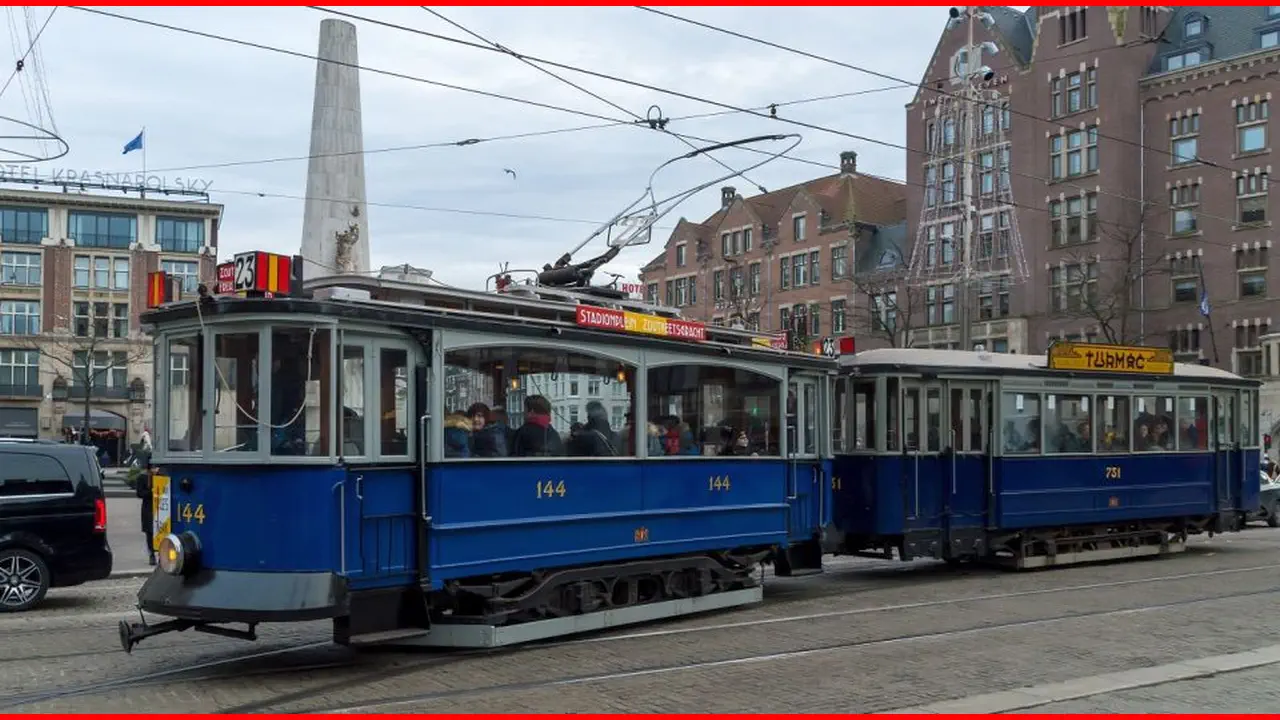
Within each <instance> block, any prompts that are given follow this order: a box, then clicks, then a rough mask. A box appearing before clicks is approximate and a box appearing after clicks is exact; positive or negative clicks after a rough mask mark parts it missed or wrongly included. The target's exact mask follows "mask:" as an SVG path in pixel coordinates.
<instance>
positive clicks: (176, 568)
mask: <svg viewBox="0 0 1280 720" xmlns="http://www.w3.org/2000/svg"><path fill="white" fill-rule="evenodd" d="M158 554H159V558H158V561H159V565H160V569H161V570H163V571H165V572H166V573H168V574H170V575H187V574H190V573H192V572H195V570H196V568H197V566H198V565H199V562H200V541H199V540H197V539H196V536H195V535H194V534H193V533H189V532H184V533H182V534H181V535H167V536H165V538H164V539H163V540H161V541H160V552H159V553H158Z"/></svg>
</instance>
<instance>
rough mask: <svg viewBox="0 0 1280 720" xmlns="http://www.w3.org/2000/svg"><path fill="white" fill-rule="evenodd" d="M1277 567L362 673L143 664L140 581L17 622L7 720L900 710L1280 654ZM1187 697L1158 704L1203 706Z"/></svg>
mask: <svg viewBox="0 0 1280 720" xmlns="http://www.w3.org/2000/svg"><path fill="white" fill-rule="evenodd" d="M1277 551H1280V530H1271V529H1267V528H1251V529H1250V530H1249V531H1247V532H1245V533H1241V534H1238V535H1235V536H1228V537H1219V538H1214V539H1212V540H1208V541H1201V540H1196V541H1193V544H1192V549H1191V550H1190V551H1188V552H1187V553H1185V554H1183V555H1180V556H1176V557H1171V558H1166V559H1160V560H1148V561H1138V562H1126V563H1114V564H1107V565H1095V566H1082V567H1075V568H1062V569H1055V570H1048V571H1044V572H1032V573H1013V572H1004V571H998V570H989V569H982V568H975V569H962V570H957V569H952V568H948V567H946V566H944V565H942V564H938V563H886V562H880V561H871V560H865V561H864V560H847V559H838V560H836V561H835V562H833V564H832V566H831V569H830V571H829V572H827V573H826V574H824V575H822V576H817V577H811V578H802V579H795V580H773V579H771V580H770V581H769V582H768V584H767V585H766V598H767V600H766V602H765V603H764V604H763V605H760V606H757V607H753V608H749V609H744V610H739V611H734V612H728V613H718V614H713V615H707V616H700V617H696V618H686V619H683V620H678V621H673V622H667V623H661V624H657V625H645V626H637V627H631V628H626V629H623V630H619V631H615V632H613V633H610V634H607V635H600V636H592V637H588V638H584V639H579V640H574V641H570V642H562V643H555V644H549V645H545V646H537V647H531V648H522V649H508V650H503V651H496V652H491V653H461V654H459V653H452V654H450V653H442V652H439V651H432V652H427V651H392V650H379V651H377V652H365V653H355V652H353V651H350V650H347V649H345V648H340V647H336V646H333V645H331V644H329V643H328V642H327V641H328V639H329V627H328V624H327V623H305V624H298V625H277V626H262V627H260V628H259V630H260V635H261V639H260V640H259V641H258V642H257V643H247V642H243V641H237V640H230V639H224V638H219V637H215V636H209V635H201V634H198V633H194V632H187V633H173V634H169V635H165V636H160V637H155V638H150V639H148V640H146V641H144V642H143V643H142V644H141V645H139V646H138V647H137V648H136V649H135V651H134V654H133V655H128V656H126V655H124V654H123V653H122V652H121V650H120V649H119V644H118V639H117V636H116V627H115V626H116V621H117V620H119V619H121V618H124V617H127V614H128V613H129V611H130V608H131V607H132V603H133V601H134V596H135V594H136V591H137V588H138V587H139V586H140V585H141V583H142V580H141V579H127V580H126V579H113V580H110V581H104V582H102V583H94V584H89V585H85V586H83V587H80V588H71V589H67V590H65V591H63V592H62V593H60V594H59V595H58V596H56V597H55V596H53V595H51V596H50V600H49V605H48V606H47V607H44V608H41V609H40V610H37V611H35V612H30V613H25V614H22V615H14V616H0V638H4V639H3V641H0V642H2V643H3V644H4V646H5V647H4V652H3V653H0V680H3V688H6V689H0V713H6V712H22V711H38V712H84V711H89V710H93V711H98V712H173V711H180V712H209V711H233V710H241V711H281V712H299V711H325V710H342V709H365V710H368V711H373V712H384V711H395V712H459V711H467V712H473V711H494V712H504V711H510V712H601V711H604V712H609V711H629V712H695V711H710V712H762V711H767V712H783V711H792V712H818V711H826V712H880V711H889V710H893V709H896V708H902V707H907V706H915V705H924V704H927V703H932V702H938V701H943V700H950V699H955V698H961V697H967V696H971V695H976V694H980V693H990V692H997V691H1001V690H1009V689H1016V688H1019V687H1026V686H1031V685H1039V684H1044V683H1052V682H1058V681H1063V680H1070V679H1074V678H1081V677H1087V676H1094V675H1098V674H1105V673H1114V672H1119V671H1123V670H1129V669H1133V668H1142V667H1153V666H1158V665H1163V664H1166V663H1169V662H1172V661H1174V660H1179V659H1193V658H1200V657H1206V656H1211V655H1222V654H1227V653H1233V652H1238V651H1242V650H1249V649H1252V648H1256V647H1261V646H1266V645H1274V644H1277V643H1280V627H1276V628H1274V629H1273V628H1272V627H1271V626H1268V625H1267V624H1266V623H1263V622H1261V619H1262V618H1265V617H1266V616H1267V614H1268V613H1267V612H1265V610H1266V608H1269V607H1270V606H1273V605H1275V604H1276V603H1277V602H1280V552H1277ZM1273 669H1274V668H1273ZM1263 670H1265V668H1264V669H1263ZM1250 672H1252V671H1250ZM1231 677H1242V678H1243V677H1245V672H1241V673H1238V674H1231V675H1226V676H1224V678H1226V679H1228V681H1229V679H1230V678H1231ZM1190 682H1193V681H1188V683H1190ZM1194 682H1199V681H1194ZM1177 687H1179V686H1177V685H1176V684H1175V685H1161V686H1156V687H1151V688H1146V689H1144V690H1142V691H1141V692H1143V693H1150V694H1156V695H1159V696H1161V697H1165V696H1164V695H1160V694H1161V693H1165V692H1168V693H1171V694H1170V695H1168V697H1170V698H1172V697H1190V696H1189V695H1176V694H1172V693H1174V688H1177ZM1134 692H1139V691H1134ZM1178 692H1183V691H1181V690H1179V691H1178ZM1108 697H1109V696H1108ZM1242 697H1244V696H1242ZM1095 700H1096V701H1097V702H1103V701H1104V698H1096V699H1095ZM1093 701H1094V700H1082V701H1073V702H1081V703H1088V702H1093ZM1135 702H1136V701H1135ZM1169 702H1171V703H1174V704H1173V705H1169V706H1168V709H1175V710H1177V709H1180V710H1183V711H1190V710H1198V709H1203V706H1202V705H1199V704H1195V703H1191V702H1190V701H1189V700H1188V701H1186V702H1187V703H1190V704H1185V705H1181V706H1179V705H1177V704H1176V702H1175V701H1173V700H1170V701H1169ZM1259 702H1261V700H1259ZM1057 707H1058V706H1057V705H1055V706H1054V708H1055V711H1057V710H1056V708H1057ZM1233 707H1234V708H1236V709H1240V708H1239V707H1238V706H1233ZM1274 707H1275V705H1274V703H1272V702H1270V701H1268V702H1267V704H1265V705H1260V706H1258V707H1254V708H1252V709H1253V710H1255V711H1261V710H1269V709H1273V708H1274ZM1046 710H1047V709H1046ZM1061 711H1062V712H1066V711H1067V710H1061Z"/></svg>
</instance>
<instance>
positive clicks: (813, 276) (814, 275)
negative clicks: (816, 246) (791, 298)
mask: <svg viewBox="0 0 1280 720" xmlns="http://www.w3.org/2000/svg"><path fill="white" fill-rule="evenodd" d="M821 262H822V252H821V251H819V250H812V251H810V252H809V284H810V285H817V284H818V283H819V282H820V281H821V280H822V272H821V269H820V267H819V265H820V264H821Z"/></svg>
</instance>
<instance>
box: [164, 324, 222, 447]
mask: <svg viewBox="0 0 1280 720" xmlns="http://www.w3.org/2000/svg"><path fill="white" fill-rule="evenodd" d="M193 341H194V342H193ZM186 343H191V344H190V345H188V347H194V349H195V350H194V352H193V353H191V352H189V353H187V358H188V359H187V367H186V373H187V386H186V387H187V388H188V390H187V393H186V394H187V396H188V398H189V400H190V401H192V402H193V404H194V407H193V408H192V409H191V410H190V411H189V413H188V421H189V422H191V423H192V424H193V425H194V427H195V431H194V432H192V430H191V428H188V432H187V436H188V438H189V439H190V440H191V441H193V444H194V447H191V446H190V444H192V443H189V447H188V448H187V449H185V450H182V449H174V446H173V436H172V432H173V397H174V393H173V388H174V385H173V359H172V358H173V346H174V344H179V345H182V344H186ZM208 347H209V344H208V338H207V337H206V335H205V333H203V332H201V331H199V330H191V331H181V332H172V333H164V334H162V335H160V336H159V337H157V338H156V342H155V348H156V351H157V352H156V353H155V354H154V355H153V356H152V357H153V360H152V363H153V368H152V370H153V373H152V375H153V377H154V378H155V380H154V382H155V385H154V387H156V388H164V392H163V397H160V398H157V399H156V400H157V402H156V412H155V416H156V420H157V422H156V423H155V425H156V427H155V430H156V432H155V433H154V434H155V435H156V437H155V438H153V439H154V441H155V442H154V447H155V448H156V449H157V450H161V452H157V453H156V455H157V456H172V457H198V456H200V455H201V454H203V452H204V448H205V446H206V445H205V437H204V435H205V426H206V425H207V424H208V423H206V422H205V419H206V417H205V416H206V413H205V411H204V408H205V407H207V406H206V405H205V396H204V390H205V384H206V382H205V379H206V378H207V377H208V375H207V374H206V373H205V363H204V360H205V355H206V354H207V353H206V352H205V350H206V348H208ZM162 373H163V374H162ZM162 378H163V380H162ZM157 394H159V393H157Z"/></svg>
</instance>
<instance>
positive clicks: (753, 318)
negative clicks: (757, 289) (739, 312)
mask: <svg viewBox="0 0 1280 720" xmlns="http://www.w3.org/2000/svg"><path fill="white" fill-rule="evenodd" d="M747 329H748V330H759V329H760V311H759V310H756V311H754V312H750V313H747Z"/></svg>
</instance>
